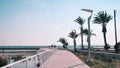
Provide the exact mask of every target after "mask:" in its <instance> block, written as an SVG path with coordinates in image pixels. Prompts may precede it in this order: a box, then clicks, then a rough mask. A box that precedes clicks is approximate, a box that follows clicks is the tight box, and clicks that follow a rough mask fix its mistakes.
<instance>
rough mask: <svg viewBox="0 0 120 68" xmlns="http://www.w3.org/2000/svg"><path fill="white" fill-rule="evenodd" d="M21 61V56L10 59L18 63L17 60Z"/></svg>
mask: <svg viewBox="0 0 120 68" xmlns="http://www.w3.org/2000/svg"><path fill="white" fill-rule="evenodd" d="M21 59H23V57H22V56H21V55H17V56H13V57H12V60H14V61H18V60H21Z"/></svg>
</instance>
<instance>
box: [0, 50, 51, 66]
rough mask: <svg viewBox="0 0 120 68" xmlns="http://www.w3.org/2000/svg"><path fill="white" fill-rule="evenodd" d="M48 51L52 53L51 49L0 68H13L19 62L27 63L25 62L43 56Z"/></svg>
mask: <svg viewBox="0 0 120 68" xmlns="http://www.w3.org/2000/svg"><path fill="white" fill-rule="evenodd" d="M50 51H52V49H50V50H46V51H43V52H41V53H38V54H36V55H33V56H30V57H27V58H25V59H22V60H19V61H16V62H14V63H11V64H8V65H6V66H3V67H1V68H9V67H11V66H13V65H15V64H18V63H20V62H24V61H27V60H29V59H32V58H35V57H38V56H40V55H42V54H44V53H47V52H50Z"/></svg>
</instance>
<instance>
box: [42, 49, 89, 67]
mask: <svg viewBox="0 0 120 68" xmlns="http://www.w3.org/2000/svg"><path fill="white" fill-rule="evenodd" d="M41 68H90V67H89V66H87V65H86V64H85V63H84V62H82V61H81V60H79V58H77V57H76V56H75V55H74V54H72V53H71V52H69V51H67V50H57V52H56V53H55V54H53V55H52V56H51V57H50V58H49V59H48V60H47V61H46V62H45V63H44V64H43V65H42V66H41Z"/></svg>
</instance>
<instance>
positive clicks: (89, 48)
mask: <svg viewBox="0 0 120 68" xmlns="http://www.w3.org/2000/svg"><path fill="white" fill-rule="evenodd" d="M81 10H82V11H85V12H89V13H91V15H90V16H89V17H88V60H87V62H92V59H91V40H90V35H91V33H90V19H91V17H92V13H93V10H91V9H81Z"/></svg>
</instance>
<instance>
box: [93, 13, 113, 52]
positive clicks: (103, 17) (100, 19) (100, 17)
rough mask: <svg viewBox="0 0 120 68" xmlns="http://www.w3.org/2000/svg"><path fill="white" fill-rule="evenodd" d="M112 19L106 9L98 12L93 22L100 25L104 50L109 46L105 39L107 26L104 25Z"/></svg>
mask: <svg viewBox="0 0 120 68" xmlns="http://www.w3.org/2000/svg"><path fill="white" fill-rule="evenodd" d="M111 19H112V16H111V15H109V14H107V12H106V11H100V12H98V13H97V14H96V15H95V17H94V20H93V22H94V23H96V24H101V25H102V32H103V37H104V44H105V46H104V48H105V50H108V49H109V48H110V46H109V45H108V44H107V40H106V32H107V28H106V25H107V23H109V21H110V20H111Z"/></svg>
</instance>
